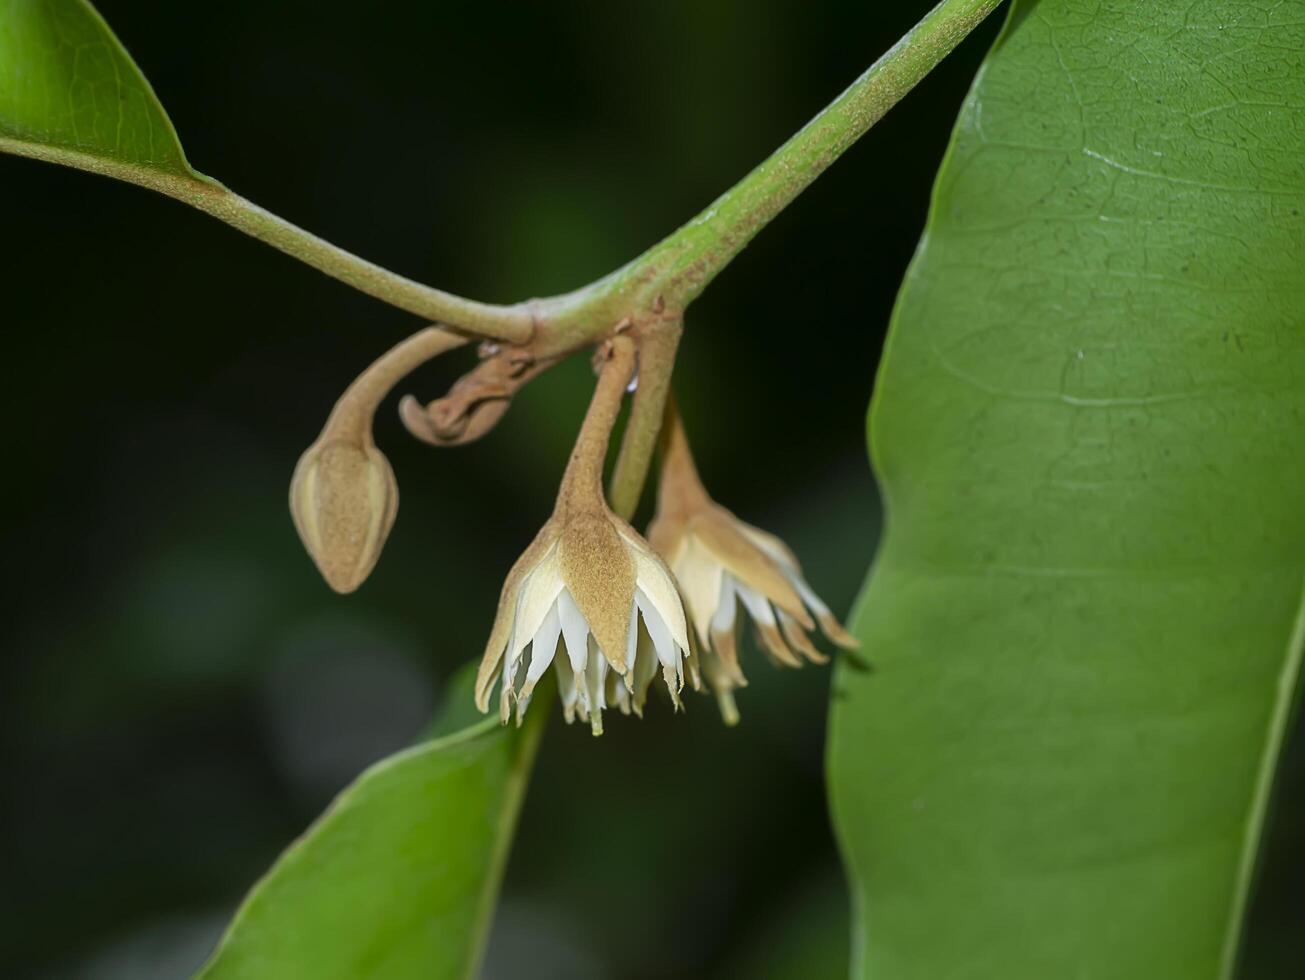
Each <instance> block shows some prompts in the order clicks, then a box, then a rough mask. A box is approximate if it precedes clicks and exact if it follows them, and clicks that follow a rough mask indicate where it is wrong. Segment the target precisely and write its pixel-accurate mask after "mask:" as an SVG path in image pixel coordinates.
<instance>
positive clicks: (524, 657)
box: [476, 512, 691, 735]
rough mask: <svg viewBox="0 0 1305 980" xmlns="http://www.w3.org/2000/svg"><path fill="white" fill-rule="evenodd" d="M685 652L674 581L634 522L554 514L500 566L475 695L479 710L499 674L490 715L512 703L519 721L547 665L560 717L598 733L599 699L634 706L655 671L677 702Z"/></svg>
mask: <svg viewBox="0 0 1305 980" xmlns="http://www.w3.org/2000/svg"><path fill="white" fill-rule="evenodd" d="M641 621H642V623H643V631H644V633H645V634H646V637H645V638H644V641H643V642H640V640H641V636H640V630H639V624H640V622H641ZM559 641H560V643H559ZM689 657H690V650H689V638H688V628H687V624H686V622H685V616H684V608H683V606H682V605H681V603H680V598H679V595H678V593H677V592H676V589H675V583H674V580H673V579H672V578H671V575H670V573H669V572H668V571H667V570H666V567H665V565H663V564H662V562H661V559H659V558H658V557H657V556H656V555H655V554H654V553H653V551H652V549H651V548H649V547H648V545H647V544H646V543H645V542H644V541H643V539H642V538H641V537H640V536H639V535H638V534H637V533H636V532H635V531H634V529H633V528H631V527H630V526H629V525H628V524H626V523H625V522H624V521H622V520H620V519H619V518H618V517H616V515H614V514H611V513H610V512H609V513H606V514H602V513H597V514H596V513H586V512H581V513H579V514H565V513H564V514H559V515H554V517H553V518H552V519H551V520H550V521H549V522H548V523H547V524H546V525H545V526H544V528H543V530H541V531H540V533H539V535H538V536H537V537H536V538H535V540H534V542H533V543H532V544H531V545H530V547H529V548H527V549H526V552H525V554H523V555H522V556H521V558H520V560H519V561H518V562H517V564H516V565H515V566H514V567H513V569H512V571H511V573H509V575H508V578H507V582H506V583H505V585H504V587H503V594H502V597H501V598H500V600H499V609H498V616H497V618H496V619H495V621H494V628H493V631H492V632H491V634H490V639H489V643H488V645H487V646H486V649H485V657H484V659H483V660H482V661H481V667H480V674H479V676H478V678H477V682H476V701H477V704H478V706H479V707H480V709H481V710H482V711H486V710H488V709H489V700H490V694H491V691H492V688H493V686H494V683H495V681H501V683H502V689H501V692H500V695H499V705H500V707H499V711H500V715H501V717H502V719H503V721H505V722H506V721H507V720H508V717H509V716H510V713H511V708H512V705H513V704H514V703H515V705H516V712H517V721H518V723H520V720H521V716H522V714H523V713H524V712H525V709H526V707H527V706H528V705H529V703H530V699H531V696H532V695H533V693H534V690H535V685H536V684H538V683H539V681H540V679H541V678H542V677H543V676H544V674H545V672H546V671H547V670H548V668H549V666H550V665H551V666H553V667H554V668H555V670H556V674H557V681H558V688H559V694H560V696H561V699H562V707H563V710H564V711H565V713H566V719H567V721H573V720H574V719H575V717H576V716H577V715H578V716H579V717H580V718H581V719H583V720H586V721H588V722H589V724H590V725H591V726H592V728H593V731H594V734H595V735H598V734H601V733H602V730H603V710H604V709H605V708H617V709H619V710H620V711H621V712H622V713H623V714H629V713H630V712H631V711H632V710H633V711H634V712H635V713H636V714H642V712H643V706H644V701H645V699H646V697H647V694H648V688H649V686H650V684H651V683H652V681H653V679H654V678H655V677H656V676H657V675H658V674H660V675H661V676H662V678H663V680H664V682H665V684H666V688H667V690H668V691H669V693H670V695H671V699H672V700H673V701H675V703H676V704H677V706H678V704H679V692H680V690H681V689H682V688H683V686H684V675H685V669H686V666H688V663H687V662H688V660H689ZM690 669H691V668H690Z"/></svg>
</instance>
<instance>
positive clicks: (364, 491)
mask: <svg viewBox="0 0 1305 980" xmlns="http://www.w3.org/2000/svg"><path fill="white" fill-rule="evenodd" d="M466 342H467V340H466V338H465V337H462V336H459V335H458V334H455V333H453V332H452V331H450V330H445V329H443V328H441V327H429V328H427V329H425V330H422V331H420V332H419V333H416V334H414V335H413V336H411V337H409V338H408V339H407V340H405V341H403V342H402V343H400V344H397V345H396V346H394V347H392V348H391V349H390V350H389V351H387V352H386V353H385V354H383V355H382V356H381V357H380V358H378V359H377V360H376V361H375V362H374V363H373V364H372V365H371V366H370V367H368V368H367V370H366V371H364V372H363V373H362V374H360V375H359V376H358V378H357V379H356V380H355V381H354V382H353V384H351V385H350V386H349V387H348V388H347V389H345V392H344V394H343V395H341V396H340V398H339V400H338V401H337V402H336V403H335V407H334V408H333V409H332V410H331V414H330V415H329V416H328V417H327V420H326V424H325V425H324V426H323V427H322V431H321V434H320V435H318V437H317V439H316V440H314V442H313V444H312V445H311V446H309V447H308V448H307V449H306V450H305V451H304V454H303V455H302V456H301V457H300V458H299V463H298V465H297V466H296V467H295V472H294V476H293V477H292V478H291V481H290V515H291V517H292V518H293V519H294V524H295V529H296V530H297V531H298V532H299V538H300V540H301V541H303V543H304V547H305V548H306V549H307V550H308V554H309V555H310V556H311V557H312V559H313V561H314V563H315V564H316V565H317V568H318V570H319V571H320V572H321V573H322V577H323V578H324V579H326V582H327V584H328V585H329V586H330V587H331V588H332V589H334V590H335V591H336V592H341V593H348V592H352V591H354V590H355V589H357V588H358V586H359V585H361V584H362V583H363V581H365V580H366V578H367V576H368V575H370V574H371V571H372V569H373V568H374V567H375V565H376V561H377V559H378V558H379V557H380V554H381V549H382V548H383V547H384V545H385V540H386V538H387V537H389V533H390V530H391V528H392V527H393V526H394V518H395V516H396V515H397V513H398V508H399V487H398V483H397V481H396V480H395V478H394V471H393V469H391V467H390V462H389V460H388V459H386V458H385V454H384V453H382V452H381V451H380V450H379V449H378V448H377V447H376V442H375V440H374V438H373V436H372V423H373V421H374V419H375V417H376V409H377V406H379V405H380V403H381V401H382V400H383V399H384V398H385V396H386V395H387V394H389V392H390V391H391V389H393V387H394V386H395V384H397V383H398V381H399V380H400V379H401V378H402V377H403V376H404V375H406V374H408V372H410V371H412V370H413V369H414V368H416V367H419V366H420V365H422V364H424V363H425V362H426V361H428V360H430V359H431V358H433V357H437V356H438V355H440V354H443V353H445V352H446V351H450V350H453V349H454V348H456V347H460V346H461V345H463V344H465V343H466Z"/></svg>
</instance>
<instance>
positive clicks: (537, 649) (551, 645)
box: [526, 602, 562, 687]
mask: <svg viewBox="0 0 1305 980" xmlns="http://www.w3.org/2000/svg"><path fill="white" fill-rule="evenodd" d="M561 632H562V620H561V618H560V617H559V616H558V614H557V603H556V602H555V603H553V605H552V606H551V607H550V608H549V610H548V615H547V616H545V617H544V621H543V622H542V623H540V624H539V629H538V630H536V631H535V636H534V639H533V640H532V641H531V643H530V669H529V670H527V671H526V685H527V686H528V687H534V685H535V684H537V683H538V682H539V678H541V677H543V676H544V671H546V670H548V665H549V664H551V663H552V662H553V655H554V654H555V653H556V652H557V638H558V636H559V635H561Z"/></svg>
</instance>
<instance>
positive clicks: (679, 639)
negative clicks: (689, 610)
mask: <svg viewBox="0 0 1305 980" xmlns="http://www.w3.org/2000/svg"><path fill="white" fill-rule="evenodd" d="M630 553H631V554H632V555H633V556H634V566H635V582H636V585H637V587H638V590H639V591H640V592H642V593H643V594H644V595H645V596H646V597H647V598H648V599H649V600H650V601H651V602H652V604H653V605H654V606H656V608H657V612H658V613H659V614H660V615H661V617H662V621H663V622H664V623H665V624H666V626H667V628H668V629H669V630H670V632H671V638H672V639H673V640H675V642H676V644H677V645H678V646H679V647H680V649H682V650H688V649H689V628H688V624H687V623H686V622H685V621H684V604H683V603H682V602H680V594H679V592H678V591H676V588H675V581H674V580H673V579H672V578H671V576H670V574H669V573H668V572H667V571H666V568H665V567H664V566H663V565H662V563H661V562H659V561H658V560H657V559H656V558H655V557H653V554H652V552H651V551H649V550H648V548H647V547H646V546H644V545H638V546H636V547H631V548H630Z"/></svg>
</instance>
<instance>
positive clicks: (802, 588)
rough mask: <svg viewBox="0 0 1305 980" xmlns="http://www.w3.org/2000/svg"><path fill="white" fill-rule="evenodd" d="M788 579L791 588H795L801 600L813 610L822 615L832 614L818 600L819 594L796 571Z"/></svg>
mask: <svg viewBox="0 0 1305 980" xmlns="http://www.w3.org/2000/svg"><path fill="white" fill-rule="evenodd" d="M788 580H789V582H791V583H792V585H793V588H795V589H797V593H798V595H800V596H801V597H802V601H803V602H805V603H806V604H807V605H808V606H810V607H811V609H812V611H813V612H816V613H819V614H821V615H824V616H829V615H832V614H831V613H830V611H829V607H828V606H826V605H825V604H824V603H823V602H821V601H820V596H818V595H816V594H815V592H813V591H812V590H811V586H809V585H807V583H806V582H804V581H803V580H802V576H801V575H798V574H797V573H796V572H795V573H792V574H790V575H789V577H788Z"/></svg>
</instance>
